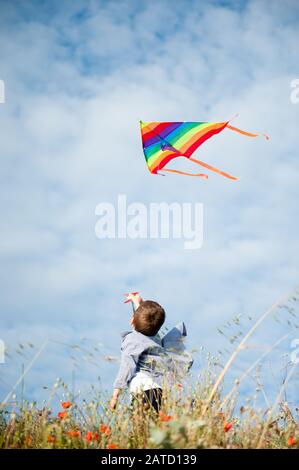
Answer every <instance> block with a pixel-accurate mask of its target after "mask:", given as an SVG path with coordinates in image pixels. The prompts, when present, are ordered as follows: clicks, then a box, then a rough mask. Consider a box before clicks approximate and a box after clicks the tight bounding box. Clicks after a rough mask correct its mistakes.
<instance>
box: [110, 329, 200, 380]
mask: <svg viewBox="0 0 299 470" xmlns="http://www.w3.org/2000/svg"><path fill="white" fill-rule="evenodd" d="M186 336H187V331H186V327H185V324H184V323H183V322H181V323H179V324H178V325H176V326H175V327H174V328H172V329H171V330H170V331H168V333H166V334H165V335H164V336H163V337H162V338H161V337H160V336H159V335H158V334H157V335H156V336H146V335H144V334H142V333H140V332H138V331H136V330H133V331H126V332H124V333H122V338H123V339H122V345H121V360H120V367H119V371H118V374H117V377H116V380H115V382H114V388H120V389H123V388H126V387H127V386H128V385H129V383H130V381H131V380H132V378H133V377H134V376H135V375H136V374H137V372H140V371H142V372H143V373H144V374H146V375H148V376H149V377H151V378H152V379H153V380H155V379H156V380H157V379H160V380H161V378H164V376H166V375H168V374H171V375H172V377H178V376H180V377H182V376H183V375H185V374H186V373H187V372H188V371H189V369H190V367H191V366H192V364H193V359H192V356H191V354H190V353H189V352H187V351H186V348H185V346H184V344H183V340H184V338H185V337H186Z"/></svg>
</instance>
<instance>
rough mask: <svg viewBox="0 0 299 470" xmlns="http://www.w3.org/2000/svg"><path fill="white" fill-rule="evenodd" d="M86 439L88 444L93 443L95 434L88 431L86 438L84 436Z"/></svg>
mask: <svg viewBox="0 0 299 470" xmlns="http://www.w3.org/2000/svg"><path fill="white" fill-rule="evenodd" d="M84 439H85V440H86V441H87V442H91V441H92V440H93V433H92V432H91V431H88V432H87V433H86V434H85V436H84Z"/></svg>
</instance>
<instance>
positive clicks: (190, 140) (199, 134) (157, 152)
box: [140, 121, 269, 180]
mask: <svg viewBox="0 0 299 470" xmlns="http://www.w3.org/2000/svg"><path fill="white" fill-rule="evenodd" d="M229 122H230V121H227V122H154V121H151V122H143V121H140V128H141V137H142V145H143V151H144V155H145V159H146V163H147V166H148V169H149V171H150V172H151V173H153V174H159V173H158V172H159V171H161V170H163V171H167V172H171V173H177V174H181V175H186V176H199V177H201V178H206V179H207V178H208V175H206V174H204V173H187V172H185V171H180V170H172V169H169V168H165V166H166V165H167V163H168V162H170V161H171V160H173V159H174V158H177V157H186V158H188V159H189V160H190V161H192V162H194V163H196V164H198V165H200V166H203V167H204V168H206V169H208V170H211V171H214V172H215V173H218V174H220V175H222V176H225V177H226V178H229V179H232V180H237V179H238V178H236V177H235V176H232V175H230V174H229V173H226V172H224V171H221V170H219V169H218V168H215V167H213V166H211V165H209V164H207V163H205V162H203V161H201V160H196V159H195V158H191V155H192V154H193V153H194V152H195V150H197V149H198V147H199V146H200V145H202V144H203V143H204V142H205V141H206V140H208V139H209V138H210V137H212V136H213V135H215V134H219V133H220V132H222V131H223V130H224V129H225V128H226V129H230V130H231V131H234V132H238V133H239V134H242V135H245V136H247V137H258V136H260V135H263V136H264V137H265V138H266V139H267V140H268V139H269V137H268V136H267V135H266V134H256V133H255V134H253V133H251V132H246V131H242V130H241V129H238V128H237V127H233V126H231V125H230V124H229Z"/></svg>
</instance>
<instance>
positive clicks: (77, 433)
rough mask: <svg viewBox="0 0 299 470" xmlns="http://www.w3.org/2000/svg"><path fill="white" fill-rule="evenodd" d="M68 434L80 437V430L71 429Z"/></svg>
mask: <svg viewBox="0 0 299 470" xmlns="http://www.w3.org/2000/svg"><path fill="white" fill-rule="evenodd" d="M67 434H68V436H70V437H80V431H76V430H74V431H69V432H68V433H67Z"/></svg>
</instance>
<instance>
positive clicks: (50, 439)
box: [47, 434, 56, 444]
mask: <svg viewBox="0 0 299 470" xmlns="http://www.w3.org/2000/svg"><path fill="white" fill-rule="evenodd" d="M47 440H48V442H49V443H50V444H53V442H55V441H56V437H55V436H52V434H49V436H48V439H47Z"/></svg>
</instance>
